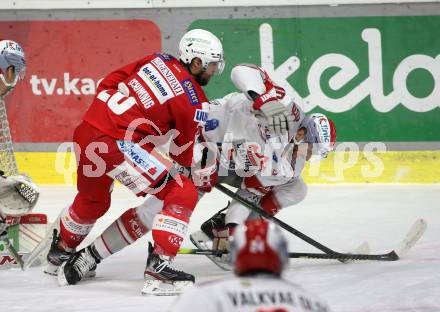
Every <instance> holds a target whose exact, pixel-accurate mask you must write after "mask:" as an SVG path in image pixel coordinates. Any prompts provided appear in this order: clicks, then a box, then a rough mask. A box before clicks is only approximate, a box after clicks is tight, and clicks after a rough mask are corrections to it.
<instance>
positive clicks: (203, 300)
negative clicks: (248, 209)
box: [172, 220, 330, 312]
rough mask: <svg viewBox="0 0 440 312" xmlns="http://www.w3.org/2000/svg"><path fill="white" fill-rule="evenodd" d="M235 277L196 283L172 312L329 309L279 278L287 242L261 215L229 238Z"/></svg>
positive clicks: (326, 310) (298, 311)
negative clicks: (260, 217) (260, 218)
mask: <svg viewBox="0 0 440 312" xmlns="http://www.w3.org/2000/svg"><path fill="white" fill-rule="evenodd" d="M231 258H232V266H233V269H234V273H235V275H236V276H235V277H234V278H230V277H228V278H227V279H223V280H217V281H211V282H205V283H200V284H196V285H195V286H194V287H193V288H191V289H188V290H187V291H186V292H184V293H183V294H182V295H181V296H180V297H179V298H178V299H177V301H176V302H175V304H174V306H173V308H172V311H173V312H187V311H206V312H226V311H227V312H233V311H240V312H289V311H292V312H293V311H295V312H308V311H316V312H329V311H330V309H329V307H328V306H327V305H326V303H324V302H323V301H321V300H320V299H319V298H317V297H316V296H315V295H313V294H312V293H310V292H308V291H306V290H304V289H303V288H302V287H300V286H299V285H297V284H294V283H292V282H290V281H287V280H285V279H283V278H282V277H281V274H282V272H283V270H284V268H285V267H286V266H287V264H288V253H287V241H286V239H285V238H284V236H283V235H282V233H281V230H280V229H279V228H278V227H277V226H276V225H274V224H272V223H270V222H268V221H265V220H249V221H246V222H245V223H244V224H242V225H239V226H237V228H236V230H235V233H234V235H233V236H232V239H231Z"/></svg>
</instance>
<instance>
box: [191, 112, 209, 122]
mask: <svg viewBox="0 0 440 312" xmlns="http://www.w3.org/2000/svg"><path fill="white" fill-rule="evenodd" d="M207 120H208V113H207V112H204V111H203V110H201V109H196V112H195V114H194V121H197V122H202V123H205V122H206V121H207Z"/></svg>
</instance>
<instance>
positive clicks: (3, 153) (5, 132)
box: [0, 97, 18, 176]
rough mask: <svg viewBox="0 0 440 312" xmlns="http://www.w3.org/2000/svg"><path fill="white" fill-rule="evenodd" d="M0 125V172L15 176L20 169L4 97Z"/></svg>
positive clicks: (0, 103) (1, 102)
mask: <svg viewBox="0 0 440 312" xmlns="http://www.w3.org/2000/svg"><path fill="white" fill-rule="evenodd" d="M0 125H1V126H0V170H1V171H3V172H4V173H5V175H7V176H9V175H14V174H17V173H18V168H17V163H16V161H15V155H14V148H13V146H12V140H11V132H10V130H9V122H8V115H7V112H6V105H5V102H4V101H3V98H2V97H0Z"/></svg>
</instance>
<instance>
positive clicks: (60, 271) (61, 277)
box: [57, 261, 69, 286]
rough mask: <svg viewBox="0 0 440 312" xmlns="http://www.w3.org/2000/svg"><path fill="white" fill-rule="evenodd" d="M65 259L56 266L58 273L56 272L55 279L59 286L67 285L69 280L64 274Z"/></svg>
mask: <svg viewBox="0 0 440 312" xmlns="http://www.w3.org/2000/svg"><path fill="white" fill-rule="evenodd" d="M66 263H67V261H65V262H63V264H61V266H60V267H59V268H58V274H57V280H58V285H60V286H67V285H69V282H68V281H67V279H66V275H64V267H65V266H66Z"/></svg>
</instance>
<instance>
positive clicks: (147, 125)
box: [83, 54, 208, 166]
mask: <svg viewBox="0 0 440 312" xmlns="http://www.w3.org/2000/svg"><path fill="white" fill-rule="evenodd" d="M120 82H123V83H124V85H125V86H126V87H124V88H125V89H126V92H124V93H127V92H128V96H125V95H127V94H125V95H124V94H122V93H121V92H118V84H119V83H120ZM207 101H208V100H207V98H206V96H205V93H204V92H203V90H202V88H201V87H200V86H199V84H198V83H197V82H196V81H195V80H194V79H193V78H192V76H191V75H190V74H189V73H188V72H187V70H186V69H185V68H184V67H183V66H182V65H181V64H180V62H179V61H178V60H177V59H175V58H174V57H172V56H170V55H167V54H153V55H149V56H147V57H145V58H143V59H141V60H139V61H137V62H135V63H132V64H129V65H127V66H124V67H122V68H120V69H118V70H116V71H114V72H112V73H110V74H109V75H108V76H107V77H105V78H104V80H103V81H102V82H101V83H100V84H99V87H98V90H97V95H96V97H95V99H94V100H93V103H92V105H91V106H90V108H89V110H88V111H87V113H86V114H85V116H84V117H83V119H84V120H85V121H87V122H88V123H90V124H91V125H92V126H94V127H96V128H97V129H99V130H101V131H102V132H103V133H105V134H106V135H108V136H110V137H113V138H115V139H119V140H127V129H132V131H133V132H132V133H133V136H132V138H131V139H130V140H131V141H134V142H139V141H140V140H142V139H143V138H144V137H145V136H148V135H156V136H157V135H165V134H166V133H167V132H168V131H170V130H172V129H176V130H177V131H178V133H179V134H178V135H177V137H175V138H174V143H175V144H176V145H177V146H183V145H185V144H187V143H190V144H191V145H189V146H188V148H186V149H185V150H184V151H182V152H181V153H180V154H179V155H173V154H171V155H170V156H171V157H172V158H173V159H174V160H176V161H177V162H178V163H179V164H181V165H183V166H190V165H191V160H192V155H193V145H194V140H195V136H196V133H197V127H198V125H199V122H204V121H206V120H205V119H206V116H207V114H205V113H204V112H203V111H202V103H203V102H207ZM146 120H148V121H146ZM133 122H135V123H136V125H135V127H134V128H133V125H134V124H133ZM139 123H140V125H139ZM171 152H172V150H171Z"/></svg>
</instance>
